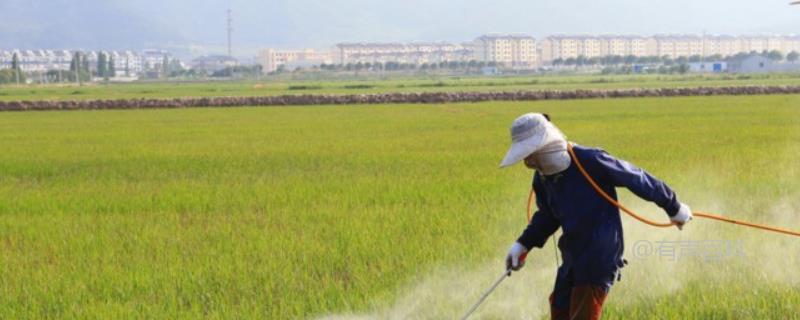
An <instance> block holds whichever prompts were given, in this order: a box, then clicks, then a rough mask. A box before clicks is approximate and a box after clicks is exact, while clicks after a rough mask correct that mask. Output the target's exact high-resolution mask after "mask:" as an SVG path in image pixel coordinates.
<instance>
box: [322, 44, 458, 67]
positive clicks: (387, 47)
mask: <svg viewBox="0 0 800 320" xmlns="http://www.w3.org/2000/svg"><path fill="white" fill-rule="evenodd" d="M333 55H334V61H336V62H337V63H340V64H355V63H359V62H361V63H371V64H375V63H387V62H397V63H411V64H417V65H419V64H424V63H440V62H445V61H459V62H460V61H469V60H471V59H472V58H473V57H472V49H471V44H452V43H447V42H412V43H407V44H403V43H340V44H337V45H336V47H335V48H334V52H333Z"/></svg>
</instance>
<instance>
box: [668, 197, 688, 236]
mask: <svg viewBox="0 0 800 320" xmlns="http://www.w3.org/2000/svg"><path fill="white" fill-rule="evenodd" d="M693 217H694V216H693V215H692V209H689V206H687V205H685V204H683V203H681V208H680V209H678V213H676V214H675V216H673V217H670V218H669V219H670V220H672V222H674V223H675V226H677V227H678V229H680V230H683V225H685V224H686V223H688V222H689V220H692V218H693Z"/></svg>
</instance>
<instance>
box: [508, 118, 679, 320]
mask: <svg viewBox="0 0 800 320" xmlns="http://www.w3.org/2000/svg"><path fill="white" fill-rule="evenodd" d="M511 141H512V143H511V148H510V150H508V153H507V154H506V156H505V158H504V159H503V162H502V163H501V164H500V167H501V168H502V167H507V166H510V165H512V164H514V163H517V162H519V161H524V163H525V166H526V167H528V168H530V169H533V170H536V173H535V174H534V176H533V189H534V192H535V193H536V205H537V207H538V210H537V211H536V213H535V214H534V215H533V218H532V219H531V221H530V223H529V224H528V226H527V228H526V229H525V231H524V232H523V233H522V235H521V236H520V237H519V238H518V239H517V241H516V242H515V243H514V245H512V246H511V249H510V250H509V251H508V256H507V257H506V269H509V268H510V269H513V270H514V271H517V270H519V269H520V268H522V266H523V265H524V263H525V256H526V254H527V253H528V251H530V250H531V248H533V247H537V248H541V247H542V246H543V245H544V244H545V242H546V241H547V238H548V237H550V235H552V234H553V233H554V232H555V231H556V230H557V229H558V228H559V227H560V228H561V229H562V232H563V235H562V236H561V238H560V239H559V240H558V247H559V250H560V251H561V255H562V257H563V263H562V264H561V266H560V267H559V268H558V273H557V275H556V283H555V287H554V288H553V292H552V294H551V295H550V316H551V318H552V319H599V318H600V315H601V313H602V309H603V302H604V301H605V298H606V295H607V294H608V291H609V289H611V285H612V284H613V283H614V280H615V279H617V278H618V277H619V269H620V268H622V267H623V266H624V264H625V260H624V259H622V252H623V249H624V248H623V241H622V223H621V221H620V217H619V209H618V208H617V207H616V206H614V205H613V204H611V203H610V202H608V201H607V200H606V199H604V198H602V197H601V196H600V195H599V194H598V193H597V192H596V191H595V190H594V189H593V188H592V186H591V185H590V184H589V182H588V181H587V180H586V178H585V177H584V176H583V175H582V174H581V172H580V171H579V170H578V168H577V167H576V165H575V159H572V157H571V156H570V154H569V152H568V150H567V140H566V137H565V136H564V134H563V133H561V131H560V130H558V128H556V126H555V125H553V123H551V122H550V118H549V117H548V116H547V115H545V114H540V113H528V114H524V115H522V116H520V117H519V118H517V119H516V120H514V123H513V125H512V126H511ZM573 149H574V151H575V156H576V157H577V158H578V160H579V161H580V163H581V164H582V165H583V167H584V168H585V169H586V171H588V173H589V175H590V176H591V177H592V178H593V179H594V180H595V181H597V183H598V185H599V186H600V188H602V189H603V190H604V191H605V192H606V193H608V194H609V195H610V196H611V197H613V198H614V199H616V198H617V194H616V191H615V189H614V188H615V187H626V188H628V189H629V190H630V191H632V192H633V193H634V194H636V195H637V196H639V197H641V198H642V199H645V200H648V201H652V202H654V203H655V204H657V205H658V206H659V207H661V208H662V209H664V211H666V212H667V215H669V217H670V220H671V221H672V222H673V223H674V224H675V225H676V226H677V227H678V229H683V225H684V224H685V223H687V222H689V220H691V219H692V213H691V210H690V209H689V207H688V206H686V205H685V204H683V203H680V202H679V201H678V198H677V197H676V196H675V192H673V191H672V189H670V188H669V187H668V186H667V185H666V184H665V183H664V182H662V181H660V180H658V179H656V178H655V177H653V176H651V175H650V174H648V173H647V172H644V171H642V170H641V169H639V168H637V167H635V166H633V165H632V164H630V163H628V162H625V161H623V160H619V159H616V158H614V157H612V156H611V155H609V154H608V153H606V152H605V151H603V150H601V149H595V148H588V147H583V146H578V145H575V146H574V147H573Z"/></svg>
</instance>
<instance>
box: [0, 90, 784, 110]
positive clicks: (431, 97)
mask: <svg viewBox="0 0 800 320" xmlns="http://www.w3.org/2000/svg"><path fill="white" fill-rule="evenodd" d="M771 94H800V86H744V87H698V88H659V89H612V90H567V91H560V90H543V91H508V92H428V93H376V94H351V95H325V94H320V95H284V96H262V97H193V98H173V99H147V98H142V99H116V100H67V101H48V100H39V101H0V111H28V110H97V109H149V108H197V107H241V106H302V105H337V104H407V103H412V104H413V103H453V102H481V101H536V100H570V99H605V98H640V97H679V96H683V97H686V96H716V95H771Z"/></svg>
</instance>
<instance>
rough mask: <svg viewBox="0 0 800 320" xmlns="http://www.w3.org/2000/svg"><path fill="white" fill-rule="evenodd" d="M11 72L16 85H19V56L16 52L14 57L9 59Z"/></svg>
mask: <svg viewBox="0 0 800 320" xmlns="http://www.w3.org/2000/svg"><path fill="white" fill-rule="evenodd" d="M11 70H14V78H15V79H16V82H17V84H19V74H20V67H19V56H18V55H17V53H16V52H14V56H12V57H11Z"/></svg>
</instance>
